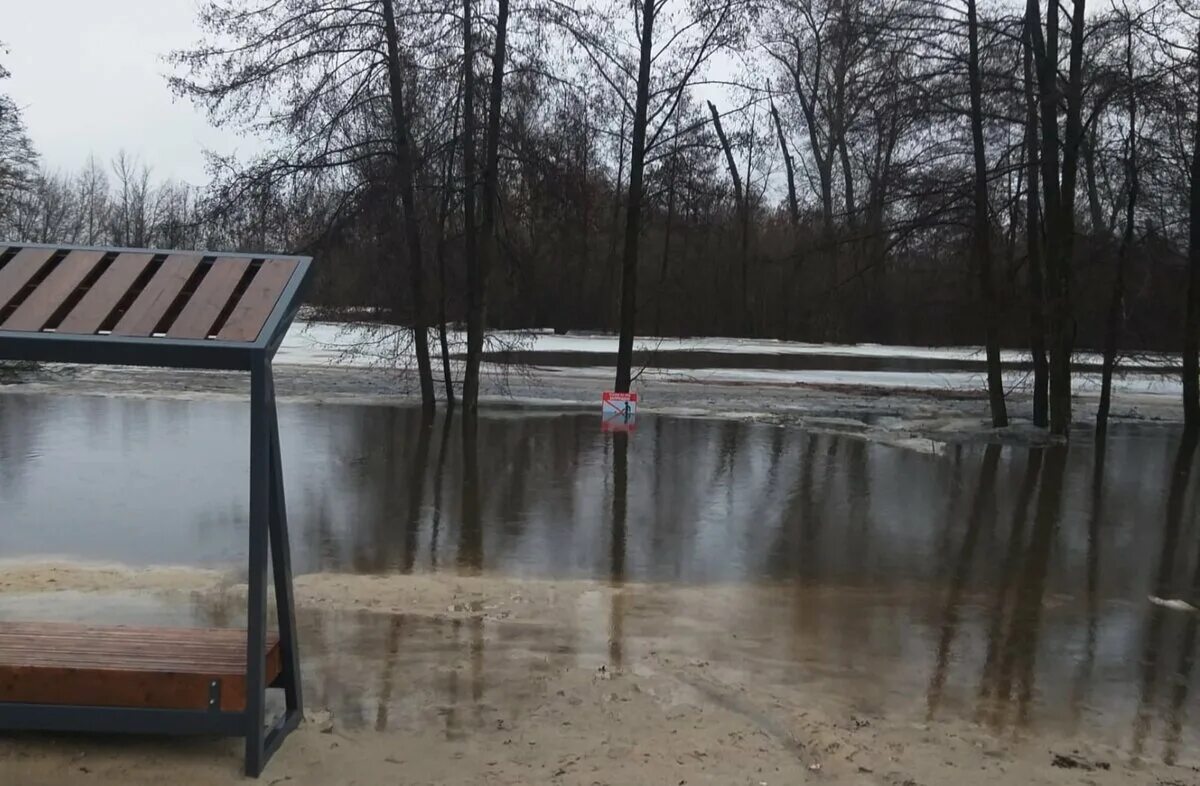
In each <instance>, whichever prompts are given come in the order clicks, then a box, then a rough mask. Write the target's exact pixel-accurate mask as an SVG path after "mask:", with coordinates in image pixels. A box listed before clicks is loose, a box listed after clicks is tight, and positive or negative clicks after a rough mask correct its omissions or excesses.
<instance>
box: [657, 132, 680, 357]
mask: <svg viewBox="0 0 1200 786" xmlns="http://www.w3.org/2000/svg"><path fill="white" fill-rule="evenodd" d="M676 140H677V141H676V142H675V144H674V147H675V150H673V151H672V152H671V174H670V176H669V179H668V180H667V224H666V226H665V227H664V228H663V251H662V262H661V263H660V264H659V267H658V297H657V299H656V300H655V305H654V335H656V336H661V335H662V334H663V333H662V304H663V299H664V298H663V292H664V290H665V289H666V286H667V263H668V262H669V261H670V259H671V229H672V227H673V226H674V225H675V183H676V180H677V177H676V175H677V170H678V168H679V143H678V137H676Z"/></svg>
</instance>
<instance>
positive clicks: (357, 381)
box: [0, 359, 1183, 452]
mask: <svg viewBox="0 0 1200 786" xmlns="http://www.w3.org/2000/svg"><path fill="white" fill-rule="evenodd" d="M915 362H920V360H919V359H918V360H917V361H915ZM485 372H487V374H488V376H487V377H486V379H485V386H484V390H483V394H482V400H483V401H484V402H485V404H486V406H487V407H488V408H489V409H490V410H493V411H506V412H513V411H515V412H525V413H531V414H535V415H536V414H537V413H539V412H541V413H555V412H586V413H594V412H597V411H598V410H599V401H600V393H601V391H603V390H604V389H605V388H606V387H607V386H609V385H610V384H611V379H610V377H611V374H610V372H609V370H607V369H587V368H548V367H540V366H519V367H511V368H502V367H485ZM706 373H707V372H706V371H705V370H702V369H697V370H692V371H688V370H677V371H675V372H672V373H670V374H654V373H648V374H646V375H644V376H642V377H640V378H639V381H638V389H639V390H640V392H641V398H642V402H641V406H640V408H641V411H642V412H645V413H649V414H658V415H664V416H676V417H678V416H684V417H702V418H719V419H722V420H738V421H749V422H764V423H774V424H779V425H790V426H799V427H801V428H804V429H806V430H808V431H810V432H821V433H825V434H835V435H844V436H852V437H855V438H859V439H864V440H867V441H871V442H875V443H879V444H889V445H896V446H898V447H905V448H909V449H913V450H917V451H921V452H940V451H942V450H945V449H946V447H947V446H948V445H954V444H963V443H978V442H987V441H995V442H1002V443H1005V444H1014V445H1030V444H1049V443H1051V442H1052V441H1053V440H1052V439H1051V438H1049V437H1048V435H1047V434H1046V432H1045V431H1044V430H1042V429H1037V428H1033V427H1032V424H1031V423H1030V422H1029V421H1028V419H1027V418H1025V417H1023V416H1022V413H1028V412H1030V411H1031V409H1032V404H1031V400H1030V397H1029V395H1028V394H1027V392H1025V391H1024V388H1023V386H1022V382H1023V381H1027V380H1025V377H1024V375H1022V374H1019V373H1018V377H1017V378H1014V379H1013V380H1011V385H1012V390H1011V391H1010V393H1009V394H1008V400H1009V409H1010V414H1011V415H1012V417H1013V421H1012V424H1013V425H1012V426H1011V427H1010V428H1007V429H1002V430H999V431H997V430H995V429H993V428H992V426H991V421H990V415H989V414H988V408H987V396H986V393H985V391H984V389H983V387H982V381H981V380H979V379H974V377H973V376H972V374H971V373H963V374H960V376H964V377H965V380H964V379H950V378H948V377H946V376H945V375H941V374H936V373H922V374H915V375H905V374H902V375H900V376H899V377H898V378H897V379H895V380H889V381H887V382H886V384H871V383H863V382H862V381H861V380H860V379H859V377H860V376H861V375H859V374H851V375H849V376H846V375H843V374H840V373H831V374H830V375H829V376H823V377H820V378H818V379H816V380H811V381H806V382H797V381H792V380H790V379H788V378H786V377H785V378H781V379H779V380H774V381H773V380H772V379H771V378H769V377H768V378H760V377H758V376H755V377H753V378H748V379H746V380H740V379H738V378H737V377H736V374H735V375H734V376H732V377H729V376H718V377H716V378H709V377H708V376H706ZM822 373H823V372H822ZM973 379H974V381H975V382H977V383H978V384H971V382H972V380H973ZM964 381H965V382H966V383H967V384H966V386H964V384H963V383H964ZM1077 381H1078V386H1077V390H1076V394H1075V419H1076V423H1077V424H1078V426H1079V428H1080V430H1081V433H1082V434H1084V435H1086V436H1090V427H1091V424H1092V423H1093V422H1094V420H1095V408H1096V405H1097V401H1098V398H1099V385H1098V383H1096V382H1094V381H1093V380H1090V379H1088V378H1083V377H1081V378H1079V379H1078V380H1077ZM275 382H276V386H277V393H278V395H279V397H280V400H282V401H287V402H291V403H311V404H353V405H368V406H370V405H376V406H401V407H407V406H412V405H413V404H414V403H415V402H416V401H417V400H418V397H417V396H416V389H417V385H416V379H415V377H414V376H412V375H411V374H408V373H405V372H404V371H398V370H396V369H393V368H390V367H381V366H370V365H353V364H352V365H341V364H332V363H328V362H327V363H323V364H308V363H301V364H290V363H280V364H278V365H277V366H276V368H275ZM248 385H249V381H248V377H245V376H244V375H242V374H236V373H233V374H231V373H225V372H206V371H178V370H166V369H153V368H151V369H141V368H116V367H100V366H97V367H77V366H56V365H46V366H42V367H40V368H37V369H32V370H28V369H27V370H24V371H22V373H21V374H20V375H19V377H18V378H17V380H16V382H15V383H13V384H0V394H17V395H39V396H40V395H54V396H58V395H69V396H81V395H83V396H101V397H112V396H122V397H131V398H154V399H162V398H181V399H195V398H197V397H205V398H210V399H211V398H230V399H237V400H244V399H246V397H247V390H248ZM1175 387H1177V384H1175V383H1173V382H1172V381H1171V380H1170V379H1169V378H1166V377H1145V378H1143V377H1138V378H1137V380H1136V381H1135V384H1131V385H1129V386H1124V385H1122V384H1120V381H1119V380H1118V384H1117V385H1116V387H1115V389H1114V398H1113V404H1112V411H1111V413H1110V418H1111V420H1112V421H1113V422H1114V423H1117V424H1121V423H1129V424H1165V425H1171V426H1174V425H1178V424H1181V423H1182V419H1183V410H1182V404H1181V403H1180V397H1179V395H1177V394H1176V392H1175V390H1174V388H1175ZM1160 388H1161V389H1160Z"/></svg>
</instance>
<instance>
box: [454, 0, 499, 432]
mask: <svg viewBox="0 0 1200 786" xmlns="http://www.w3.org/2000/svg"><path fill="white" fill-rule="evenodd" d="M466 2H468V3H469V2H470V0H466ZM466 14H467V12H466V10H465V7H464V15H466ZM507 40H508V0H497V6H496V27H495V37H494V43H493V45H492V76H491V82H490V84H489V87H488V119H487V136H486V141H485V143H484V146H485V154H484V165H483V224H482V226H481V227H480V233H479V234H480V237H481V238H482V240H483V243H482V244H480V245H479V247H478V249H477V253H478V255H479V257H478V262H477V263H476V264H475V265H473V266H472V267H469V268H468V275H467V363H466V373H465V376H464V377H463V407H464V408H465V409H466V410H467V412H468V413H472V412H474V411H475V409H476V407H477V406H478V404H479V361H480V355H481V354H482V353H483V331H484V329H485V326H486V325H485V323H486V319H487V288H488V277H489V275H490V273H491V267H492V261H493V259H495V257H496V256H497V254H496V249H497V242H496V212H497V210H498V204H497V203H498V201H499V191H500V188H499V178H500V117H501V110H502V103H503V98H504V61H505V57H506V55H507ZM468 59H470V58H468ZM467 70H468V71H469V70H470V69H469V68H468V69H467ZM472 271H473V272H474V275H471V272H472Z"/></svg>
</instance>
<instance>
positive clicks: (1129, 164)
mask: <svg viewBox="0 0 1200 786" xmlns="http://www.w3.org/2000/svg"><path fill="white" fill-rule="evenodd" d="M1129 25H1130V26H1129V27H1128V28H1127V29H1126V31H1125V77H1126V78H1127V79H1128V80H1129V143H1128V144H1129V147H1128V150H1127V151H1126V154H1125V182H1126V191H1127V193H1126V195H1125V228H1124V230H1123V231H1122V232H1121V243H1120V245H1119V246H1118V247H1117V268H1116V270H1115V271H1114V272H1113V288H1112V295H1111V296H1110V297H1109V301H1108V316H1107V319H1106V321H1105V326H1104V362H1103V366H1102V368H1101V376H1100V405H1099V406H1098V407H1097V409H1096V437H1097V439H1104V436H1105V434H1106V433H1107V431H1108V411H1109V408H1110V407H1111V406H1112V377H1113V370H1114V369H1115V368H1116V365H1117V341H1118V340H1119V339H1120V335H1121V312H1122V311H1123V310H1124V308H1125V271H1126V268H1127V267H1128V266H1129V254H1130V247H1131V246H1132V245H1133V232H1134V223H1133V221H1134V210H1135V209H1136V206H1137V198H1138V170H1137V90H1136V89H1135V88H1134V84H1133V26H1132V22H1130V23H1129Z"/></svg>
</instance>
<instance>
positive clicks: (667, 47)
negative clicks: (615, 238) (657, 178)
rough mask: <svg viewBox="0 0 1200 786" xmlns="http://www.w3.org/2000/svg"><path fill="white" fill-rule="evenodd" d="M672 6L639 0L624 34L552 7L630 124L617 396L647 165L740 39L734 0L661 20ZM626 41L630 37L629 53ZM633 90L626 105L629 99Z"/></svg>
mask: <svg viewBox="0 0 1200 786" xmlns="http://www.w3.org/2000/svg"><path fill="white" fill-rule="evenodd" d="M670 2H671V0H639V2H637V3H636V4H635V5H634V6H633V7H632V11H633V18H632V19H631V20H629V24H628V27H627V28H625V29H618V28H617V26H616V25H615V24H613V21H612V20H611V19H607V18H604V17H599V16H597V15H596V14H595V13H594V11H592V10H578V9H574V8H570V7H568V6H565V5H558V6H556V7H555V13H554V21H555V22H556V23H557V24H558V25H559V26H560V27H561V28H562V29H564V30H566V31H567V32H568V33H569V34H570V35H571V36H572V37H573V38H574V40H575V41H576V42H577V43H578V44H579V45H580V46H581V47H582V49H583V50H584V52H585V53H586V56H587V58H588V60H589V61H590V62H591V64H592V65H593V67H594V68H595V69H596V71H597V73H598V74H599V75H600V76H601V78H602V79H603V80H604V82H605V83H606V84H607V85H608V86H609V88H611V90H612V93H613V96H614V97H615V98H616V99H617V100H619V101H620V102H621V103H622V104H623V106H624V108H625V110H626V111H627V112H628V113H629V114H630V115H631V116H632V118H633V123H632V134H631V142H630V151H629V188H628V192H627V193H628V196H627V198H626V200H625V226H624V242H623V252H622V258H621V295H620V320H619V321H620V331H619V338H618V342H617V373H616V381H615V383H614V386H615V388H616V390H618V391H622V392H624V391H628V390H629V387H630V384H631V382H632V378H633V339H634V334H635V332H636V329H637V290H638V282H637V280H638V256H639V245H640V242H641V233H642V220H643V207H644V197H645V194H644V192H643V188H644V183H645V177H646V164H647V161H653V160H654V156H655V154H656V152H657V150H658V149H659V147H660V146H661V145H663V144H665V143H668V142H669V141H670V137H669V135H668V136H664V135H663V134H664V131H666V129H667V128H668V126H669V123H670V122H671V120H672V118H673V117H674V114H675V112H676V111H677V110H678V109H679V106H680V103H681V102H682V101H683V100H684V96H685V95H686V93H687V92H688V91H689V89H690V88H691V87H692V86H693V85H694V84H695V83H696V82H697V81H699V80H700V79H701V78H702V76H703V73H702V69H703V68H704V66H705V65H706V63H707V62H708V61H709V60H710V59H711V58H712V57H713V55H714V54H716V53H717V52H718V51H720V50H721V49H722V48H724V47H726V46H729V45H731V44H732V43H733V42H734V41H736V40H738V38H739V37H740V36H741V34H742V31H741V24H740V20H739V19H738V18H737V12H738V10H739V8H740V6H739V5H738V4H737V3H738V2H740V0H717V1H716V2H715V3H710V2H702V3H698V4H695V5H692V6H689V7H686V8H685V7H675V6H672V10H673V13H671V14H664V9H666V8H667V6H668V3H670ZM677 5H678V4H677ZM658 23H666V25H665V26H663V25H661V24H658ZM656 24H658V26H656ZM625 36H630V37H631V38H632V42H631V43H632V44H633V45H634V46H633V47H632V49H633V51H632V52H631V51H630V46H629V41H628V39H626V38H625ZM656 41H657V42H658V48H657V49H656V45H655V42H656ZM631 86H632V88H633V90H632V93H633V96H634V99H633V102H632V103H630V101H629V98H628V95H629V92H630V91H629V87H631Z"/></svg>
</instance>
